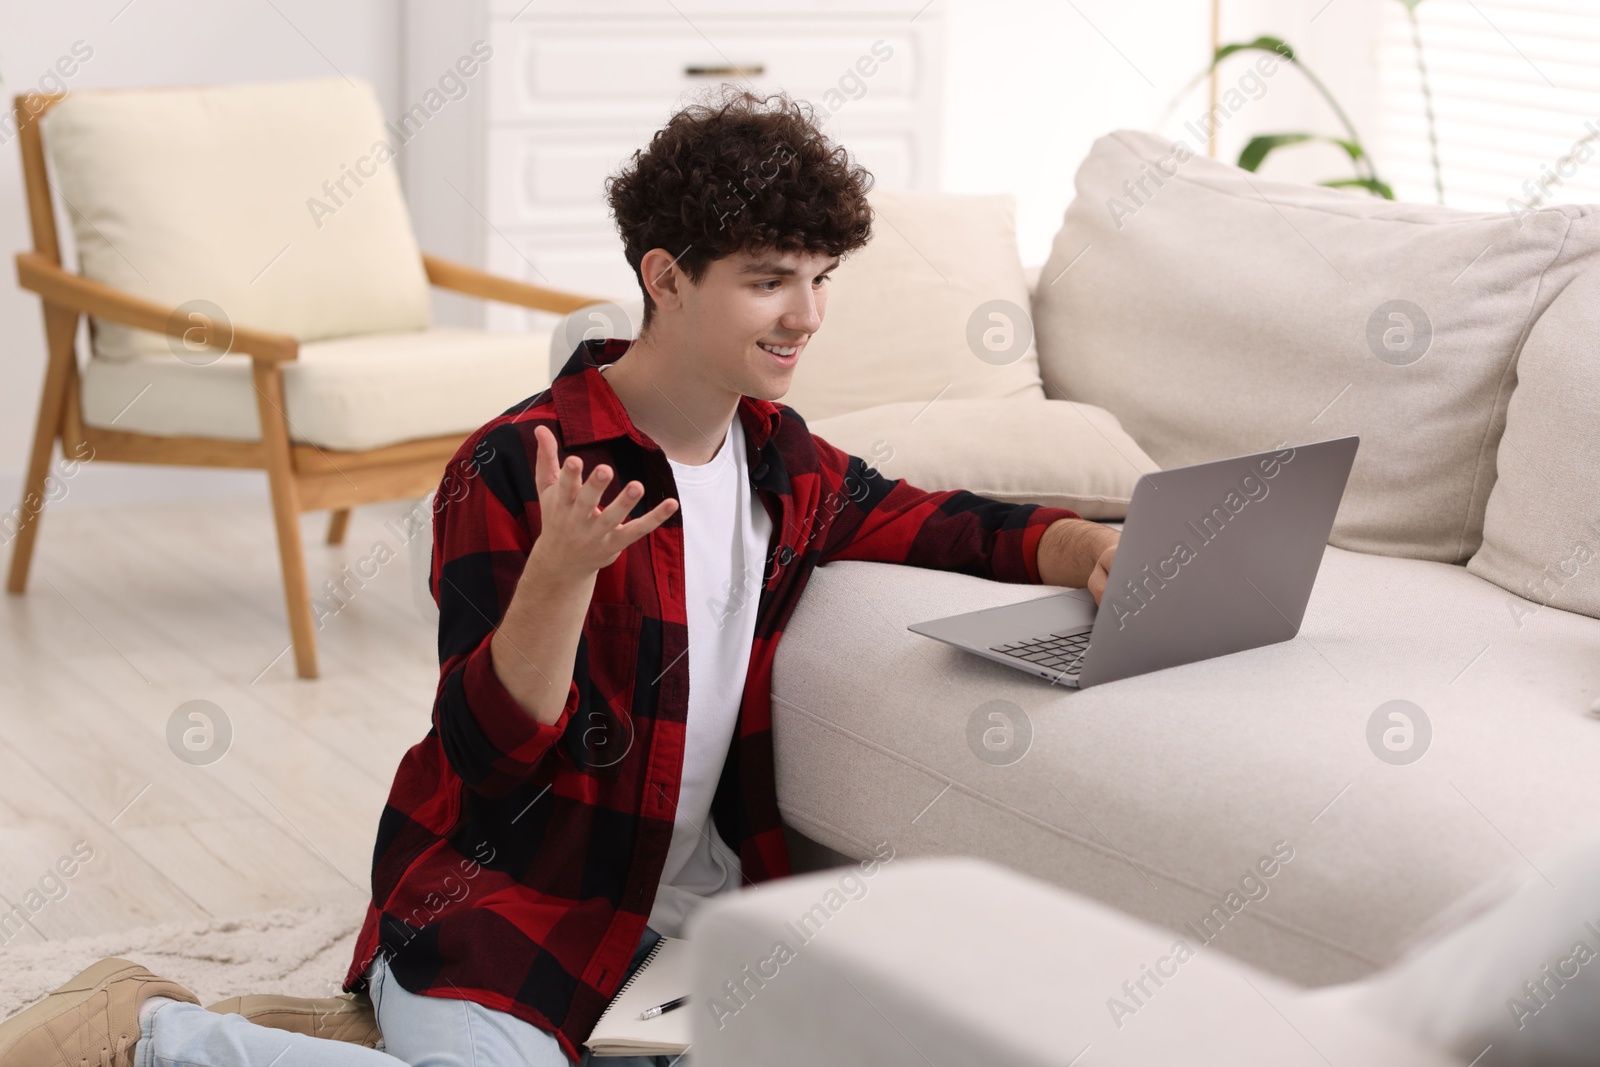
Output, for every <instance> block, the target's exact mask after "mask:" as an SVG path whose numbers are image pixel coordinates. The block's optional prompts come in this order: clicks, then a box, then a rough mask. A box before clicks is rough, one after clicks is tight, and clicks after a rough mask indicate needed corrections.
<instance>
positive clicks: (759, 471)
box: [752, 460, 767, 478]
mask: <svg viewBox="0 0 1600 1067" xmlns="http://www.w3.org/2000/svg"><path fill="white" fill-rule="evenodd" d="M752 473H753V474H754V475H755V476H756V477H757V478H765V477H766V476H767V461H766V460H762V461H761V462H760V463H757V464H756V469H755V470H754V471H753V472H752Z"/></svg>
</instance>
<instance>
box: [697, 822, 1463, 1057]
mask: <svg viewBox="0 0 1600 1067" xmlns="http://www.w3.org/2000/svg"><path fill="white" fill-rule="evenodd" d="M880 845H881V846H882V847H881V848H880V851H879V854H878V855H875V856H874V857H873V858H872V859H871V860H869V861H867V862H865V863H863V864H861V865H859V866H856V865H850V866H848V867H845V868H844V869H842V870H829V871H821V872H818V873H816V874H810V875H806V876H803V877H797V878H784V879H780V880H778V881H776V882H768V883H764V884H762V885H760V886H756V887H753V888H751V889H747V890H745V891H744V892H741V893H734V894H724V895H723V896H721V897H719V898H717V899H716V900H715V901H712V902H708V903H707V905H706V906H705V907H704V908H701V909H700V910H698V911H697V912H695V914H694V915H693V916H692V917H691V919H690V927H689V971H690V987H691V988H690V1004H691V1010H692V1011H693V1012H694V1014H693V1016H691V1022H692V1026H693V1045H694V1050H695V1051H694V1058H695V1059H694V1062H695V1064H696V1067H735V1065H738V1067H744V1065H746V1064H762V1065H763V1067H789V1065H796V1067H799V1065H806V1067H810V1065H812V1064H823V1063H826V1064H873V1065H874V1067H879V1065H895V1067H899V1065H906V1067H925V1065H928V1064H956V1063H961V1064H971V1063H997V1064H1006V1065H1008V1067H1062V1065H1063V1064H1073V1063H1078V1062H1082V1063H1084V1064H1094V1065H1097V1067H1113V1065H1118V1067H1150V1065H1152V1064H1179V1063H1181V1064H1184V1065H1185V1067H1291V1065H1302V1067H1327V1065H1328V1064H1334V1063H1337V1064H1362V1065H1363V1067H1401V1065H1402V1064H1404V1065H1408V1067H1424V1065H1427V1067H1447V1065H1448V1064H1452V1063H1456V1062H1457V1061H1455V1060H1453V1059H1451V1058H1450V1057H1448V1056H1445V1055H1443V1054H1441V1053H1438V1052H1432V1051H1429V1050H1426V1049H1424V1048H1423V1047H1421V1046H1420V1045H1418V1044H1416V1043H1412V1042H1408V1041H1407V1040H1405V1039H1404V1038H1402V1037H1400V1036H1399V1035H1398V1034H1394V1033H1390V1032H1386V1031H1385V1030H1383V1029H1382V1027H1381V1026H1380V1025H1378V1024H1377V1023H1376V1022H1374V1021H1372V1020H1370V1019H1367V1018H1364V1017H1362V1016H1361V1015H1359V1014H1357V1013H1355V1012H1352V1011H1349V1010H1342V1011H1341V1010H1338V1009H1336V1008H1334V1007H1332V1006H1331V1005H1330V1006H1324V1005H1322V1004H1319V1003H1315V1002H1314V1000H1313V998H1310V997H1307V996H1306V995H1305V994H1304V993H1303V992H1301V991H1300V990H1298V989H1295V988H1293V987H1291V986H1287V985H1285V984H1284V983H1282V982H1280V981H1277V980H1275V979H1274V978H1273V977H1272V976H1271V975H1267V974H1262V973H1261V972H1259V971H1254V970H1252V969H1251V968H1249V967H1245V966H1242V965H1240V964H1239V963H1237V962H1235V961H1233V960H1231V959H1229V958H1228V956H1227V954H1226V951H1225V950H1218V949H1211V950H1209V951H1208V950H1207V949H1206V948H1205V946H1204V945H1202V944H1200V943H1199V942H1198V941H1197V940H1196V939H1194V938H1193V937H1190V938H1188V939H1186V940H1185V939H1181V938H1180V939H1175V938H1174V937H1173V936H1172V935H1171V934H1169V933H1167V932H1166V931H1163V930H1158V929H1156V928H1154V927H1151V926H1149V925H1147V924H1145V923H1142V922H1138V921H1136V920H1134V919H1130V918H1129V917H1127V916H1126V915H1123V914H1120V913H1119V912H1117V911H1116V910H1114V909H1112V908H1109V907H1105V906H1103V905H1100V904H1097V903H1095V902H1094V901H1091V900H1085V899H1084V898H1082V897H1080V896H1076V895H1073V894H1070V893H1063V892H1061V891H1060V890H1058V889H1056V888H1055V887H1053V886H1050V885H1046V884H1044V883H1042V882H1039V881H1037V880H1035V879H1033V878H1028V877H1024V876H1022V875H1018V874H1016V873H1015V872H1013V871H1007V870H1004V869H1002V868H1000V867H998V866H996V865H994V864H991V863H984V862H982V861H979V860H972V859H953V858H939V859H902V858H900V857H899V856H898V855H897V854H896V852H895V850H894V847H893V843H892V841H887V840H886V841H883V842H880ZM1284 876H1285V877H1287V875H1284ZM1180 946H1181V947H1180ZM730 979H731V981H730ZM822 1019H825V1020H827V1025H825V1026H819V1025H817V1022H818V1020H822ZM1090 1048H1092V1049H1093V1050H1094V1051H1093V1052H1092V1053H1088V1049H1090ZM1086 1053H1087V1054H1086ZM1459 1062H1460V1063H1461V1064H1464V1063H1465V1062H1466V1061H1465V1060H1462V1061H1459Z"/></svg>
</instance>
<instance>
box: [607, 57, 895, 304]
mask: <svg viewBox="0 0 1600 1067" xmlns="http://www.w3.org/2000/svg"><path fill="white" fill-rule="evenodd" d="M729 90H734V87H733V86H731V85H729V84H727V83H724V84H723V86H722V90H721V94H722V95H721V99H715V98H713V99H712V100H711V102H709V103H702V104H691V105H689V106H687V107H685V108H683V109H682V110H681V111H679V112H678V113H677V114H675V115H673V116H672V118H671V119H669V120H668V121H667V124H666V125H665V126H663V127H662V128H661V129H660V130H657V131H656V134H655V136H654V137H652V138H651V139H650V144H649V146H648V147H646V148H644V149H641V150H637V151H635V152H634V153H633V155H632V157H630V159H629V160H628V162H627V163H626V164H625V166H624V167H623V170H622V172H621V173H619V174H614V175H612V176H610V177H608V178H607V179H606V183H605V188H606V196H607V199H608V200H609V201H610V204H611V214H612V215H613V216H614V217H615V219H616V221H617V230H618V232H619V233H621V235H622V245H623V251H624V253H625V255H626V256H627V259H628V265H629V266H631V267H633V273H634V277H635V278H637V279H638V281H639V290H640V291H641V292H642V293H644V323H643V324H642V325H641V327H640V332H641V333H642V332H643V330H644V329H645V328H648V327H649V325H650V320H651V315H652V312H653V311H654V302H653V301H652V300H651V299H650V293H649V290H647V289H646V288H645V285H644V275H643V272H642V270H641V269H640V262H641V261H642V260H643V259H644V255H645V253H646V252H648V251H650V250H651V249H652V248H665V249H666V250H667V251H669V252H671V253H673V254H674V255H675V256H676V257H677V258H676V260H675V262H676V264H677V266H678V267H679V268H680V269H681V270H682V271H683V273H684V275H685V276H687V277H688V278H689V280H691V281H693V282H694V283H696V284H699V282H700V281H701V280H702V279H704V278H705V274H706V271H707V269H708V268H709V267H710V266H711V264H712V262H714V261H715V260H718V259H723V258H725V257H727V256H729V255H732V254H733V253H736V252H750V253H755V254H760V253H765V252H778V253H783V252H808V253H822V254H826V255H830V256H840V257H843V256H845V255H847V254H849V253H850V252H853V251H855V250H856V249H858V248H861V247H862V246H864V245H865V244H866V243H867V242H868V241H869V240H870V239H871V237H872V209H871V207H870V206H869V205H868V203H867V197H866V194H867V191H868V190H869V189H871V188H872V184H873V176H872V174H871V172H870V171H868V170H866V169H865V168H864V167H862V166H860V165H859V164H856V163H852V162H851V161H850V156H849V153H848V152H846V151H845V149H844V148H842V147H840V146H839V145H836V144H835V143H834V142H833V141H831V140H829V139H828V137H827V136H826V135H825V134H823V133H822V131H821V130H819V129H818V128H817V127H816V124H815V122H814V121H813V119H812V114H813V109H812V108H811V105H810V104H809V103H808V102H806V101H794V100H791V99H790V98H789V96H788V94H786V93H781V92H780V93H775V94H772V95H770V96H767V97H765V98H763V97H758V96H756V95H755V94H753V93H751V92H749V91H748V90H734V91H733V92H731V93H730V92H729ZM773 101H776V102H777V103H776V106H775V107H771V106H769V105H770V104H771V103H772V102H773Z"/></svg>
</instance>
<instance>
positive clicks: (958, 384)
mask: <svg viewBox="0 0 1600 1067" xmlns="http://www.w3.org/2000/svg"><path fill="white" fill-rule="evenodd" d="M868 199H869V200H870V202H871V204H872V209H873V215H874V223H873V228H872V231H873V232H872V240H871V241H870V242H868V244H867V246H866V247H865V248H862V249H859V250H858V251H856V252H853V253H851V254H850V255H849V256H846V257H845V259H844V261H843V262H842V263H841V264H840V265H839V267H838V269H837V270H835V271H834V273H833V275H832V277H831V278H830V279H829V281H827V282H826V283H824V284H826V285H827V286H828V307H827V311H826V312H825V314H824V316H823V325H822V329H820V330H818V331H817V333H816V334H815V335H813V336H812V338H811V340H810V341H809V342H807V344H806V349H805V351H804V352H802V353H801V354H800V362H799V364H798V365H796V367H795V372H794V378H793V381H792V384H791V385H790V388H789V392H788V393H787V394H785V395H784V397H783V402H784V403H785V404H788V405H789V406H790V407H792V408H794V409H795V410H796V411H798V412H800V414H801V415H802V416H803V417H804V418H805V419H806V421H807V422H810V421H811V420H813V419H825V418H828V417H830V416H833V415H840V414H843V413H845V412H848V411H859V410H861V409H862V408H869V407H874V406H876V405H878V404H889V403H894V402H896V401H902V400H905V401H910V400H915V401H920V402H922V403H924V404H926V403H927V402H928V401H930V400H932V399H934V398H935V397H939V398H941V399H946V398H948V399H956V398H962V397H988V398H994V399H999V398H1007V397H1011V398H1031V399H1040V398H1042V397H1043V396H1044V391H1043V388H1042V387H1041V385H1040V383H1039V358H1038V352H1037V349H1036V348H1035V345H1034V342H1033V325H1032V323H1031V321H1030V320H1029V318H1028V284H1027V281H1026V279H1025V278H1024V276H1023V270H1022V261H1021V259H1020V258H1019V257H1018V254H1017V232H1016V224H1015V219H1014V214H1015V200H1014V198H1013V197H1011V196H1010V195H1009V194H1008V195H999V196H970V195H961V194H956V193H934V192H923V191H904V190H885V189H874V190H873V191H871V192H870V193H869V194H868ZM619 309H620V310H621V314H618V313H617V311H618V310H619ZM597 311H598V312H599V314H598V315H597V314H596V312H597ZM643 315H644V301H643V299H642V298H636V299H626V300H619V301H617V302H616V303H615V304H607V305H602V306H600V307H598V308H580V309H579V310H577V311H574V312H573V313H572V314H571V315H569V316H567V318H566V319H565V320H563V321H562V322H561V323H559V324H558V325H557V327H556V331H555V336H556V337H557V338H558V339H559V341H560V343H561V345H562V348H563V349H564V351H560V352H556V351H552V353H551V357H552V361H555V362H558V364H565V363H566V360H567V357H569V356H571V355H572V352H573V350H574V349H575V348H577V346H578V342H579V341H581V340H582V339H583V338H584V336H585V331H589V330H594V331H597V332H595V333H592V334H589V336H602V335H603V336H608V337H624V336H626V337H633V336H635V332H634V331H635V330H636V329H637V328H638V324H639V323H640V322H641V321H642V320H643Z"/></svg>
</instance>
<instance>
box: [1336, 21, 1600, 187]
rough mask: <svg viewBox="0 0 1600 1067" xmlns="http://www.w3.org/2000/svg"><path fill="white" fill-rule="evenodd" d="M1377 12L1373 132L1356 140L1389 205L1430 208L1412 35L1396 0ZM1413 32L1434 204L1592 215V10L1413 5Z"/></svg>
mask: <svg viewBox="0 0 1600 1067" xmlns="http://www.w3.org/2000/svg"><path fill="white" fill-rule="evenodd" d="M1380 10H1381V11H1382V16H1381V18H1382V22H1381V24H1380V27H1379V34H1378V72H1379V86H1378V92H1377V94H1376V103H1377V111H1378V114H1377V116H1376V118H1377V125H1376V130H1377V132H1376V133H1375V134H1366V135H1365V136H1366V138H1367V140H1368V146H1369V149H1370V150H1371V151H1372V154H1373V159H1374V162H1375V163H1376V165H1377V168H1378V173H1379V176H1380V177H1381V178H1383V179H1384V180H1385V181H1387V182H1388V183H1389V184H1390V185H1391V186H1393V188H1394V192H1395V196H1396V197H1397V198H1398V199H1401V200H1415V201H1427V202H1435V201H1437V199H1438V196H1437V193H1436V190H1435V185H1434V171H1433V165H1432V163H1431V156H1430V148H1429V143H1428V131H1427V121H1426V112H1425V99H1424V94H1423V91H1422V83H1421V78H1420V77H1419V75H1418V71H1417V55H1416V49H1415V46H1414V42H1413V39H1412V28H1411V23H1410V20H1409V19H1407V17H1406V12H1405V7H1404V5H1403V4H1402V3H1400V2H1399V0H1392V2H1385V3H1383V4H1381V6H1380ZM1417 21H1418V23H1419V25H1420V30H1421V36H1422V56H1423V62H1424V63H1425V64H1426V67H1427V71H1428V81H1429V84H1430V86H1431V88H1432V95H1433V110H1434V115H1435V118H1436V120H1437V129H1438V140H1439V159H1440V165H1441V170H1442V176H1443V184H1444V202H1445V203H1446V204H1449V205H1450V206H1452V207H1459V208H1466V209H1469V210H1479V211H1518V210H1522V209H1523V208H1526V207H1528V206H1530V205H1534V204H1558V203H1595V204H1600V2H1597V0H1527V2H1518V0H1422V3H1420V4H1419V5H1418V6H1417ZM1363 132H1364V133H1365V131H1363Z"/></svg>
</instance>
